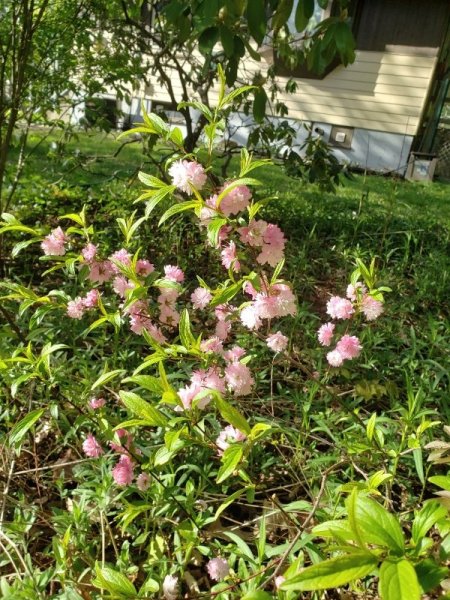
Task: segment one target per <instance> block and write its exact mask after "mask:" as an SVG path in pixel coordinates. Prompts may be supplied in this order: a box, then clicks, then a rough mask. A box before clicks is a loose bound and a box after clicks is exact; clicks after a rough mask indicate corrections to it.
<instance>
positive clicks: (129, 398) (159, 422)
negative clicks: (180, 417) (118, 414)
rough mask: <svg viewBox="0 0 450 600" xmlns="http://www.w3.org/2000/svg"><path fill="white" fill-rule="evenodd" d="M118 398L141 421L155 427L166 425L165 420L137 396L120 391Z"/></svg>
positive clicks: (158, 412)
mask: <svg viewBox="0 0 450 600" xmlns="http://www.w3.org/2000/svg"><path fill="white" fill-rule="evenodd" d="M119 396H120V398H121V400H122V402H123V403H124V404H125V406H126V407H127V408H128V410H129V411H130V412H132V413H133V414H135V415H137V416H138V417H140V418H141V419H144V420H145V421H148V422H149V423H152V425H154V426H155V427H164V426H165V425H167V418H166V417H165V416H164V415H163V414H162V413H161V412H160V411H159V410H157V409H156V408H154V407H153V406H152V405H151V404H149V403H148V402H146V401H145V400H144V399H143V398H141V397H140V396H138V394H135V393H134V392H125V391H123V390H121V391H120V392H119Z"/></svg>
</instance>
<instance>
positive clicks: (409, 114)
mask: <svg viewBox="0 0 450 600" xmlns="http://www.w3.org/2000/svg"><path fill="white" fill-rule="evenodd" d="M435 64H436V56H432V55H430V56H416V55H413V54H408V53H406V51H405V52H403V53H397V52H371V51H358V52H357V55H356V60H355V62H354V63H353V64H352V65H349V66H347V67H343V66H339V67H337V68H336V69H335V70H334V71H333V72H332V73H330V74H329V75H327V76H326V77H325V78H324V79H322V80H315V79H306V78H296V79H295V81H296V83H297V90H296V91H295V92H294V93H293V94H287V93H282V94H280V97H279V99H280V100H282V101H283V102H284V103H285V104H286V106H287V107H288V109H289V117H291V118H294V119H299V120H302V121H310V122H321V123H330V124H333V125H343V126H350V127H355V128H364V129H371V130H374V131H381V132H387V133H396V134H402V135H415V134H416V133H417V129H418V126H419V122H420V116H421V113H422V110H423V107H424V104H425V99H426V96H427V92H428V87H429V85H430V81H431V77H432V73H433V69H434V67H435ZM254 68H255V70H256V69H258V68H261V66H260V65H259V63H254ZM248 70H249V65H248V63H247V71H248ZM250 70H251V69H250ZM287 81H288V78H287V77H278V83H279V86H280V88H284V86H285V84H286V83H287Z"/></svg>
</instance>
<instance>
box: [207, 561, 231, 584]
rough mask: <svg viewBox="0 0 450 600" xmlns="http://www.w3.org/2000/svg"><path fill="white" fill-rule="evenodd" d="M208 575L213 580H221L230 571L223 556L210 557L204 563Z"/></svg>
mask: <svg viewBox="0 0 450 600" xmlns="http://www.w3.org/2000/svg"><path fill="white" fill-rule="evenodd" d="M206 569H207V571H208V574H209V576H210V577H211V579H213V580H214V581H222V579H224V578H225V577H226V576H227V575H228V573H229V572H230V567H229V565H228V563H227V561H226V560H225V559H224V558H220V557H217V558H212V559H211V560H210V561H209V562H208V564H207V565H206Z"/></svg>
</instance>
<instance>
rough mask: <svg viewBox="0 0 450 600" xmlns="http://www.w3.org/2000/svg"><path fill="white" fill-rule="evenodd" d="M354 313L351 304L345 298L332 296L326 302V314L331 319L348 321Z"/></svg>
mask: <svg viewBox="0 0 450 600" xmlns="http://www.w3.org/2000/svg"><path fill="white" fill-rule="evenodd" d="M354 312H355V311H354V308H353V304H352V303H351V302H350V300H347V298H341V297H340V296H332V297H331V298H330V299H329V300H328V302H327V313H328V314H329V315H330V317H331V318H332V319H350V317H351V316H352V314H353V313H354Z"/></svg>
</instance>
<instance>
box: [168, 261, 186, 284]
mask: <svg viewBox="0 0 450 600" xmlns="http://www.w3.org/2000/svg"><path fill="white" fill-rule="evenodd" d="M164 275H165V278H166V279H168V280H169V281H175V282H177V283H183V281H184V273H183V271H182V270H181V269H180V267H177V266H173V265H166V266H165V267H164Z"/></svg>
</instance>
